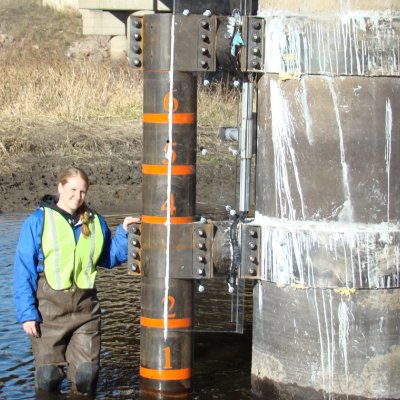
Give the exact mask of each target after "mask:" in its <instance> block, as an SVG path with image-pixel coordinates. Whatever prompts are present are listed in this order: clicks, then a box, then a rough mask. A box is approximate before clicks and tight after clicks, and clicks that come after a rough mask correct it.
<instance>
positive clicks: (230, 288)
mask: <svg viewBox="0 0 400 400" xmlns="http://www.w3.org/2000/svg"><path fill="white" fill-rule="evenodd" d="M234 291H235V288H234V287H233V286H232V285H231V284H230V283H228V292H229V293H230V294H232V293H233V292H234Z"/></svg>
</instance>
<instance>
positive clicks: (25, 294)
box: [14, 208, 128, 323]
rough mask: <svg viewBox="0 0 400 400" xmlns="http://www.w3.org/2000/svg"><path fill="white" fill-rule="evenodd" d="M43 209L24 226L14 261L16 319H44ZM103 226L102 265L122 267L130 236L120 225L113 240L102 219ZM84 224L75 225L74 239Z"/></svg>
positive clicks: (77, 237) (29, 218)
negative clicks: (40, 300) (40, 291)
mask: <svg viewBox="0 0 400 400" xmlns="http://www.w3.org/2000/svg"><path fill="white" fill-rule="evenodd" d="M43 216H44V211H43V208H38V209H37V210H36V211H35V212H34V213H33V214H31V215H30V216H29V217H28V218H27V219H26V220H25V222H24V224H23V225H22V229H21V233H20V237H19V241H18V245H17V249H16V254H15V260H14V303H15V307H16V311H17V320H18V322H20V323H23V322H25V321H39V322H41V317H40V314H39V312H38V308H37V299H36V291H37V288H38V277H39V273H40V272H43V254H42V246H41V237H42V230H43ZM98 216H99V219H100V223H101V227H102V230H103V235H104V247H103V251H102V255H101V257H100V261H99V263H98V265H99V266H102V267H105V268H113V267H115V266H117V265H120V264H122V263H123V262H125V261H126V260H127V258H128V240H127V238H128V233H127V232H126V231H125V229H124V228H123V227H122V225H119V226H118V227H117V229H116V231H115V234H114V237H111V232H110V229H109V228H108V226H107V224H106V222H105V221H104V219H103V217H101V216H100V215H98ZM81 226H82V225H81V224H77V225H73V224H71V227H72V229H73V230H74V233H75V240H76V241H78V239H79V236H80V234H81Z"/></svg>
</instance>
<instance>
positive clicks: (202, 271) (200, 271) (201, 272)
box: [197, 268, 204, 276]
mask: <svg viewBox="0 0 400 400" xmlns="http://www.w3.org/2000/svg"><path fill="white" fill-rule="evenodd" d="M197 273H198V274H199V275H201V276H203V275H204V269H203V268H199V269H198V270H197Z"/></svg>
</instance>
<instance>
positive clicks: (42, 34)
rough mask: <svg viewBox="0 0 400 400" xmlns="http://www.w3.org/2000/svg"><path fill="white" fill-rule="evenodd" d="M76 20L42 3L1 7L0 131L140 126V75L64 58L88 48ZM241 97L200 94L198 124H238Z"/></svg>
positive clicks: (18, 1) (7, 2) (123, 67)
mask: <svg viewBox="0 0 400 400" xmlns="http://www.w3.org/2000/svg"><path fill="white" fill-rule="evenodd" d="M81 31H82V28H81V19H80V16H79V14H78V13H76V12H74V11H72V10H69V11H65V12H57V11H55V10H52V9H50V8H48V7H43V6H42V5H41V1H40V0H2V1H1V3H0V70H1V74H0V131H3V132H6V131H7V130H8V129H10V128H11V127H12V128H13V130H14V129H15V128H16V127H18V126H26V125H27V124H30V123H37V122H38V121H40V123H46V124H59V123H62V122H68V121H70V122H87V121H90V123H93V121H102V122H105V121H108V120H113V121H114V122H115V121H116V120H121V121H123V122H126V121H132V120H135V121H140V119H141V113H142V74H141V73H140V72H138V71H135V70H133V68H131V67H130V66H129V65H128V63H119V64H115V63H112V62H110V61H109V60H103V61H102V62H93V61H90V60H88V59H86V58H85V54H81V55H79V56H76V55H74V56H71V55H69V51H68V50H69V48H70V46H71V45H72V44H73V43H75V42H77V41H79V40H86V39H87V38H84V37H83V36H82V35H81ZM237 118H238V94H234V93H232V91H229V92H228V91H226V90H225V89H224V88H223V87H222V86H221V85H213V86H212V87H211V88H203V87H200V90H199V97H198V122H199V126H200V127H212V128H214V129H215V128H216V127H218V126H220V125H226V124H236V123H237Z"/></svg>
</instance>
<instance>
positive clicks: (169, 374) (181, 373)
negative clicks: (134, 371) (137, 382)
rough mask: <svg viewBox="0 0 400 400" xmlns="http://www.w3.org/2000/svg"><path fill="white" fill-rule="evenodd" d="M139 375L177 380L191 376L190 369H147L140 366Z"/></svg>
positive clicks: (159, 379)
mask: <svg viewBox="0 0 400 400" xmlns="http://www.w3.org/2000/svg"><path fill="white" fill-rule="evenodd" d="M140 376H141V377H142V378H147V379H156V380H158V381H178V380H182V379H190V378H191V377H192V369H191V368H183V369H149V368H144V367H142V366H141V367H140Z"/></svg>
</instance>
